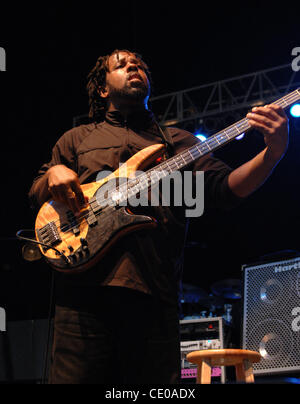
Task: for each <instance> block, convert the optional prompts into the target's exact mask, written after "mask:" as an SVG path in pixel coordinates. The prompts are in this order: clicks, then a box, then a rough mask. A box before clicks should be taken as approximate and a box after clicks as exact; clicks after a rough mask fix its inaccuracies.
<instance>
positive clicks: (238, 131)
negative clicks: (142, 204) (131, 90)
mask: <svg viewBox="0 0 300 404" xmlns="http://www.w3.org/2000/svg"><path fill="white" fill-rule="evenodd" d="M298 100H300V88H298V89H297V90H295V91H293V92H292V93H290V94H288V95H286V96H284V97H282V98H280V99H279V100H277V101H275V102H274V103H273V104H276V105H279V106H280V107H282V108H283V109H286V108H288V107H289V106H291V105H293V104H294V103H295V102H297V101H298ZM250 129H251V126H250V124H249V120H248V119H247V118H244V119H242V120H240V121H238V122H236V123H235V124H233V125H231V126H229V127H228V128H226V129H224V130H222V131H221V132H218V133H217V134H215V135H213V136H211V137H210V138H208V139H207V140H205V141H203V142H199V143H197V144H196V145H194V146H192V147H191V148H189V149H186V150H185V151H183V152H182V153H180V154H178V155H176V156H175V157H172V158H170V159H168V160H167V161H165V162H163V163H161V164H159V165H158V166H156V167H154V168H152V169H150V170H148V171H147V172H146V173H144V174H141V175H139V176H138V177H137V178H135V179H133V180H129V181H128V183H127V186H126V189H124V187H122V186H120V188H119V191H120V192H121V193H122V196H123V198H126V199H127V198H130V197H132V196H134V195H137V194H138V193H139V192H143V191H145V190H147V189H149V188H150V187H151V186H153V185H155V183H157V182H159V181H160V180H161V179H163V178H164V177H167V176H168V175H170V174H172V173H173V172H175V171H181V170H183V169H185V168H186V167H188V166H189V165H190V164H191V163H193V162H194V161H196V160H198V159H199V158H201V157H203V156H205V155H206V154H209V153H212V152H214V151H215V150H217V149H219V148H220V147H222V146H224V145H225V144H227V143H229V142H231V141H232V140H234V139H235V138H237V137H239V136H241V135H242V134H244V133H246V132H248V131H249V130H250ZM123 198H122V199H123Z"/></svg>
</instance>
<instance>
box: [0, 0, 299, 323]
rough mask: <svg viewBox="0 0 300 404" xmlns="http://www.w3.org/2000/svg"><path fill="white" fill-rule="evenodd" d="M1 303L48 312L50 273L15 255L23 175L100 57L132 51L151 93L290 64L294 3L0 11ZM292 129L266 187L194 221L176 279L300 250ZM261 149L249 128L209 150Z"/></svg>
mask: <svg viewBox="0 0 300 404" xmlns="http://www.w3.org/2000/svg"><path fill="white" fill-rule="evenodd" d="M1 8H2V6H1ZM1 20H2V24H1V28H0V46H2V47H4V48H5V49H6V53H7V72H0V86H1V92H0V102H1V163H2V170H1V185H2V192H1V200H2V208H1V215H2V217H1V223H2V226H1V231H0V237H1V260H0V306H1V305H2V306H4V307H7V311H8V316H9V318H32V317H44V316H45V315H47V310H48V304H49V285H50V270H49V269H48V267H47V265H46V264H44V263H42V262H41V261H40V262H36V263H32V264H30V263H27V262H24V261H23V260H22V257H21V247H22V245H23V244H22V243H21V242H19V241H16V240H15V239H14V237H15V233H16V231H17V230H19V229H32V228H33V227H34V217H35V215H34V214H33V213H32V212H31V210H30V208H29V203H28V200H27V193H28V190H29V188H30V185H31V182H32V179H33V177H34V176H35V174H36V172H37V170H38V169H39V167H40V166H41V164H43V163H44V162H45V161H48V160H49V159H50V151H51V148H52V147H53V145H54V143H55V142H56V141H57V140H58V138H59V137H60V136H61V135H62V134H63V133H64V132H65V131H66V130H68V129H70V128H71V127H72V119H73V117H74V116H77V115H80V114H84V113H86V112H87V95H86V92H85V85H86V76H87V74H88V72H89V71H90V70H91V68H92V67H93V66H94V64H95V62H96V59H97V58H98V56H100V55H104V54H107V53H110V52H111V51H112V50H114V49H116V48H118V49H123V48H127V49H130V50H134V51H137V52H139V53H140V54H141V55H142V56H143V58H144V60H145V61H146V62H147V63H148V64H149V65H150V68H151V70H152V75H153V79H154V89H153V95H162V94H167V93H169V92H172V91H177V90H184V89H187V88H190V87H193V86H198V85H202V84H208V83H210V82H213V81H217V80H222V79H226V78H231V77H235V76H238V75H242V74H247V73H252V72H255V71H258V70H261V69H267V68H271V67H276V66H279V65H282V64H285V63H290V62H291V61H292V59H293V57H292V56H291V52H292V49H293V48H294V47H296V46H300V38H299V15H298V11H297V10H296V9H295V8H294V3H292V4H283V3H276V4H275V3H274V2H263V3H261V2H256V1H251V2H238V3H236V4H235V3H233V2H231V3H228V2H226V3H222V4H221V5H219V4H218V3H217V2H195V1H185V2H170V1H160V2H158V1H153V2H146V3H144V2H138V1H125V0H124V1H114V2H105V3H104V2H101V1H100V2H85V3H83V2H81V5H78V4H76V5H75V4H73V3H71V2H70V3H67V2H61V3H60V4H59V5H55V3H53V2H51V3H50V2H43V5H40V6H33V5H27V4H26V5H22V6H20V5H17V4H11V6H10V8H9V9H5V8H3V9H2V11H1ZM299 135H300V133H299V129H296V128H295V127H294V121H291V142H290V143H291V144H290V148H289V151H288V153H287V154H286V156H285V157H284V159H283V160H282V162H281V163H280V165H279V166H278V168H277V169H276V170H275V172H274V174H273V176H272V177H271V178H270V179H269V180H268V181H267V183H266V184H265V186H264V187H263V188H261V189H260V190H259V191H257V192H256V193H255V194H254V195H252V196H251V197H250V198H248V199H247V201H245V202H244V203H243V204H242V205H241V206H240V207H239V208H238V209H237V210H235V211H234V212H230V213H226V215H215V216H213V217H206V216H205V217H203V218H202V220H201V221H198V222H197V226H196V225H192V227H191V231H190V233H189V235H188V241H189V246H188V248H187V249H186V254H185V267H184V280H185V282H188V283H191V284H194V285H197V286H199V287H201V288H203V289H205V290H206V291H207V292H210V291H211V285H212V284H213V283H215V282H217V281H220V280H224V279H232V278H233V279H242V272H241V268H242V265H243V264H247V263H250V262H253V261H260V259H261V257H262V256H265V255H267V254H273V253H276V252H280V251H282V250H296V251H298V250H300V240H299V236H298V233H299V230H298V229H299V223H300V213H299V202H300V195H299V179H298V173H299V168H300V162H299V157H298V156H299V151H300V139H299ZM262 148H263V140H262V137H261V136H260V135H258V134H257V133H252V132H251V133H249V134H248V135H247V136H246V137H245V138H244V140H242V141H240V142H233V143H232V144H230V145H229V146H226V147H225V148H224V149H222V151H220V152H218V154H217V155H218V156H219V157H221V158H222V159H223V160H224V161H226V162H227V163H228V164H229V165H231V166H232V167H236V166H238V165H239V164H241V163H243V162H245V161H247V160H248V159H249V158H251V157H253V156H254V155H255V154H256V153H257V152H258V151H260V150H261V149H262Z"/></svg>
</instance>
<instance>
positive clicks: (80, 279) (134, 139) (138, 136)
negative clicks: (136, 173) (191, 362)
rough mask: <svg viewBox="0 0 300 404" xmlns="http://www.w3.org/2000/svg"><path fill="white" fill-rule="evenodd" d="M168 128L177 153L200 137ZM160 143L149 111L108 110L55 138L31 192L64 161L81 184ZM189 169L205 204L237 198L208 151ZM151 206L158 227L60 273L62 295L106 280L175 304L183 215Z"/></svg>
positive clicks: (226, 205) (227, 204)
mask: <svg viewBox="0 0 300 404" xmlns="http://www.w3.org/2000/svg"><path fill="white" fill-rule="evenodd" d="M168 130H169V133H170V135H171V136H172V139H173V143H174V150H173V152H174V153H175V154H178V153H180V152H182V151H184V150H185V149H187V148H189V147H191V146H193V145H194V144H196V143H197V142H198V140H197V139H196V138H195V137H194V136H193V135H192V134H191V133H189V132H187V131H184V130H182V129H178V128H168ZM158 143H164V139H163V138H162V136H161V133H160V131H159V128H158V126H157V124H156V122H155V120H154V116H153V114H152V113H151V112H150V111H145V112H143V113H139V114H135V115H132V116H129V117H128V118H127V120H126V121H125V120H124V118H123V117H122V115H121V114H120V113H119V112H117V111H115V112H110V113H107V115H106V119H105V121H103V122H101V123H98V124H96V123H93V124H88V125H82V126H79V127H76V128H73V129H71V130H69V131H68V132H66V133H65V134H64V135H63V136H62V137H61V138H60V139H59V140H58V142H57V143H56V145H55V146H54V148H53V150H52V158H51V161H50V162H48V163H46V164H44V165H43V166H42V167H41V168H40V170H39V172H38V175H37V177H36V178H35V180H34V183H33V185H32V188H31V190H30V193H29V196H30V198H31V200H32V201H33V202H34V201H35V184H36V182H37V181H38V179H39V178H40V177H41V176H43V175H44V174H45V172H46V171H47V170H48V169H49V168H50V167H52V166H54V165H57V164H64V165H66V166H67V167H69V168H70V169H72V170H74V171H75V172H76V173H77V174H78V177H79V181H80V183H81V184H84V183H89V182H93V181H95V180H96V178H97V175H98V174H99V173H100V172H101V171H111V172H113V171H115V170H116V169H118V168H119V164H120V163H124V162H126V161H127V160H128V159H129V158H130V157H132V156H133V155H135V154H136V153H137V152H139V151H140V150H142V149H144V148H146V147H147V146H150V145H153V144H158ZM188 169H189V170H190V171H193V172H196V171H204V172H205V209H211V208H217V209H223V210H227V209H230V208H232V207H234V206H235V205H236V204H238V203H239V201H240V199H239V198H238V197H236V196H235V195H234V194H233V193H232V191H231V190H230V188H229V186H228V175H229V173H230V172H231V171H232V170H231V168H230V167H228V166H227V165H226V164H224V163H223V162H222V161H220V160H218V159H216V158H214V157H213V156H211V155H207V156H205V157H202V158H201V159H199V160H198V161H196V162H195V163H193V164H192V165H191V167H189V168H188ZM150 210H151V213H152V214H153V216H154V217H155V218H156V219H157V220H158V226H157V228H156V229H153V230H142V231H139V232H137V233H136V234H131V235H128V236H126V237H124V238H122V239H121V240H120V242H118V243H117V244H116V245H115V246H114V247H113V248H112V249H111V250H110V251H109V253H108V254H107V256H106V257H105V258H103V259H102V260H101V261H100V262H99V264H97V265H96V266H95V267H94V268H93V269H90V270H88V271H87V272H86V273H84V274H80V275H79V274H76V275H61V274H60V278H61V279H60V281H61V285H63V286H62V288H61V299H65V300H66V299H67V300H68V296H69V294H68V293H67V292H66V291H67V290H70V299H71V300H72V299H74V296H77V295H78V294H77V291H79V290H80V291H81V292H80V295H81V296H83V295H84V294H83V293H82V291H83V290H87V291H88V290H89V288H94V287H98V286H99V285H101V286H106V285H109V286H122V287H128V288H132V289H135V290H139V291H141V292H144V293H149V294H153V293H158V296H159V298H160V299H162V300H163V301H165V302H166V303H167V302H168V303H170V304H174V303H175V302H176V300H177V299H176V296H177V286H178V273H179V272H178V268H177V266H178V260H179V257H180V254H181V251H182V248H183V242H184V235H185V230H186V229H185V219H184V216H183V215H182V209H181V210H180V209H176V208H171V207H170V208H169V207H158V208H150ZM72 291H73V292H72ZM87 294H89V293H88V292H87ZM62 304H63V302H62ZM176 304H177V302H176Z"/></svg>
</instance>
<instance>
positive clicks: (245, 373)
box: [235, 359, 254, 383]
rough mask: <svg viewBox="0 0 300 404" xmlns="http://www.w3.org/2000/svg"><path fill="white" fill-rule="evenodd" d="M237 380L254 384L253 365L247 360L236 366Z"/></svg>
mask: <svg viewBox="0 0 300 404" xmlns="http://www.w3.org/2000/svg"><path fill="white" fill-rule="evenodd" d="M235 373H236V380H237V381H238V382H243V383H254V374H253V367H252V363H251V362H249V361H248V360H247V359H245V360H244V361H243V362H241V363H238V364H237V365H235Z"/></svg>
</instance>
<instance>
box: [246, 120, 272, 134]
mask: <svg viewBox="0 0 300 404" xmlns="http://www.w3.org/2000/svg"><path fill="white" fill-rule="evenodd" d="M249 125H250V126H251V127H252V128H253V129H257V130H258V131H260V132H262V133H263V134H264V135H266V136H267V135H270V134H271V129H272V128H270V127H268V126H266V125H264V124H263V123H261V122H258V121H256V120H255V121H254V120H252V119H249Z"/></svg>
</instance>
